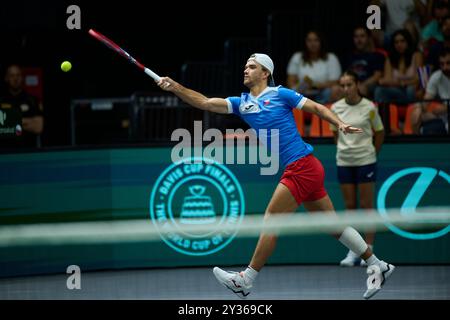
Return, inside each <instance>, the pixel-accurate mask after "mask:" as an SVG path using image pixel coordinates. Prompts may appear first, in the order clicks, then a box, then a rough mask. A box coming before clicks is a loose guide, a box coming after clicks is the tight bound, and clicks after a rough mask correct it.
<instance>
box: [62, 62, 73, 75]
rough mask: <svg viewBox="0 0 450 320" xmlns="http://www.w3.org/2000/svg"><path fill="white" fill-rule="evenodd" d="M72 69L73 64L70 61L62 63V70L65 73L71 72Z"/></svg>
mask: <svg viewBox="0 0 450 320" xmlns="http://www.w3.org/2000/svg"><path fill="white" fill-rule="evenodd" d="M70 69H72V64H71V63H70V62H69V61H64V62H63V63H61V70H62V71H64V72H67V71H70Z"/></svg>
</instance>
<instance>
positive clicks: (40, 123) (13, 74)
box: [0, 65, 44, 148]
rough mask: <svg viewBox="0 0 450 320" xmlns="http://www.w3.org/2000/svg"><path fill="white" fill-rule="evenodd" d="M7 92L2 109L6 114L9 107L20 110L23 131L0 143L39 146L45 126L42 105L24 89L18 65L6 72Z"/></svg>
mask: <svg viewBox="0 0 450 320" xmlns="http://www.w3.org/2000/svg"><path fill="white" fill-rule="evenodd" d="M5 83H6V86H7V87H6V92H5V93H4V94H2V95H1V97H0V110H1V111H3V112H4V113H5V114H7V113H6V112H8V109H13V110H12V111H16V112H20V114H21V116H22V126H21V128H22V130H23V131H22V132H21V134H18V135H17V137H14V139H9V140H8V139H6V140H5V139H2V141H1V142H0V145H2V146H4V147H7V148H11V147H28V148H33V147H38V146H39V140H38V138H39V135H40V134H41V133H42V130H43V128H44V117H43V113H42V105H40V104H39V102H38V100H37V98H36V97H34V96H32V95H30V94H28V93H27V92H25V91H24V90H23V84H24V78H23V74H22V70H21V69H20V67H19V66H18V65H10V66H9V67H8V68H7V69H6V74H5Z"/></svg>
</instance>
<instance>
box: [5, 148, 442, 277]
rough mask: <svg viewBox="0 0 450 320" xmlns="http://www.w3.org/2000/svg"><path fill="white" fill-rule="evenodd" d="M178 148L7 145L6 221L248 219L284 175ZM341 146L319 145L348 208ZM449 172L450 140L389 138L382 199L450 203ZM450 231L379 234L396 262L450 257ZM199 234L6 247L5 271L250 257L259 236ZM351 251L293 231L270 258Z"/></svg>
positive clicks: (334, 190) (382, 162) (381, 173)
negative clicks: (187, 155) (180, 157)
mask: <svg viewBox="0 0 450 320" xmlns="http://www.w3.org/2000/svg"><path fill="white" fill-rule="evenodd" d="M171 151H172V150H171V149H170V148H124V149H110V150H107V149H105V150H91V151H86V150H84V151H54V152H41V153H28V154H27V153H21V154H8V155H2V156H1V157H0V168H1V169H0V224H1V225H3V226H5V225H14V224H22V223H40V222H69V221H94V220H116V219H134V218H142V219H149V220H150V219H152V212H153V219H158V218H159V219H160V220H161V221H165V220H164V219H169V220H170V217H172V216H176V217H181V218H182V221H184V223H187V224H195V223H211V225H212V226H213V225H214V224H215V223H238V221H239V219H241V218H242V216H245V215H250V214H256V213H263V212H264V210H265V208H266V206H267V204H268V202H269V200H270V198H271V195H272V192H273V190H274V188H275V187H276V185H277V183H278V180H279V178H280V176H281V171H279V172H278V174H276V175H261V167H264V166H263V165H260V164H227V165H223V166H216V167H214V166H204V167H202V168H199V167H197V168H196V167H189V166H183V165H181V166H178V167H177V166H174V164H173V163H172V161H171ZM247 151H248V150H247ZM335 152H336V149H335V146H334V145H318V146H316V147H315V150H314V154H315V156H316V157H317V158H319V159H320V160H321V162H322V164H323V165H324V167H325V171H326V182H325V187H326V189H327V191H328V193H329V195H330V197H331V199H332V200H333V202H334V205H335V207H336V209H337V210H343V209H344V205H343V200H342V195H341V193H340V189H339V184H338V181H337V174H336V163H335ZM449 174H450V149H449V147H448V145H447V144H432V143H430V144H386V145H384V146H383V150H382V152H381V154H380V157H379V161H378V175H377V177H378V178H377V195H376V201H375V202H376V204H377V206H382V207H383V208H386V209H389V208H402V206H406V205H410V206H416V207H425V206H450V199H449V197H448V195H449V194H450V179H449ZM152 196H153V197H154V199H153V200H152ZM152 201H153V202H152ZM152 205H153V208H152ZM383 208H379V209H383ZM298 211H304V210H303V209H302V208H299V210H298ZM301 214H304V213H301ZM447 232H448V228H445V229H441V230H434V231H433V232H428V233H420V232H417V233H415V234H411V233H406V232H404V231H403V230H401V229H400V230H398V229H395V226H393V227H392V228H391V229H390V230H389V231H388V232H384V233H380V234H379V235H377V238H376V242H375V251H376V253H377V255H378V256H380V257H382V258H383V259H386V260H389V261H391V262H393V263H427V264H436V263H450V237H449V235H448V233H447ZM193 236H194V238H195V237H197V238H196V239H197V241H196V242H194V241H190V240H188V238H179V237H178V238H175V237H173V238H170V239H169V238H168V239H161V241H157V242H139V243H123V244H121V243H117V244H110V245H89V246H82V245H70V246H69V245H64V244H61V245H52V246H45V247H40V246H27V247H19V246H10V247H7V248H0V275H1V276H8V275H18V274H32V273H47V272H65V269H66V268H67V266H69V265H72V264H76V265H79V266H80V267H81V269H82V270H88V269H104V268H124V267H173V266H204V265H237V264H246V263H248V261H249V259H250V258H251V255H252V253H253V249H254V247H255V245H256V241H257V239H256V238H240V237H234V236H235V235H229V234H220V233H215V234H203V235H201V234H198V235H193ZM345 253H346V249H345V248H344V247H343V246H342V245H341V244H340V243H339V242H337V241H336V240H335V239H334V238H332V237H330V236H328V235H308V236H304V235H303V236H295V237H294V236H289V237H282V238H281V239H280V240H279V242H278V246H277V250H276V252H275V253H274V255H273V256H272V257H271V259H270V263H274V264H284V263H332V264H336V263H338V262H339V260H340V259H342V258H343V256H344V255H345Z"/></svg>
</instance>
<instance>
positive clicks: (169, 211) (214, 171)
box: [150, 158, 245, 256]
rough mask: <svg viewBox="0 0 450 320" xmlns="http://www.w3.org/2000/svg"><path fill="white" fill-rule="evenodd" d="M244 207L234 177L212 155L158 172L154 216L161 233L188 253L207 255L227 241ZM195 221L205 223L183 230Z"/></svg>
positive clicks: (151, 211) (171, 244)
mask: <svg viewBox="0 0 450 320" xmlns="http://www.w3.org/2000/svg"><path fill="white" fill-rule="evenodd" d="M244 211H245V201H244V196H243V192H242V189H241V186H240V184H239V182H238V181H237V179H236V177H235V176H234V175H233V174H232V173H231V172H230V171H229V170H228V169H227V168H226V167H225V166H224V165H221V164H219V163H218V162H215V161H213V160H209V159H201V158H192V159H190V158H187V159H183V160H182V161H179V162H176V163H174V164H172V165H171V166H169V167H168V168H167V169H166V170H165V171H164V172H163V173H162V174H161V175H160V176H159V178H158V180H157V181H156V183H155V185H154V187H153V190H152V193H151V196H150V217H151V219H152V221H153V223H154V224H155V226H156V227H157V229H158V231H159V233H160V235H161V238H162V239H163V240H164V242H165V243H166V244H167V245H168V246H170V247H171V248H172V249H174V250H176V251H178V252H179V253H183V254H186V255H193V256H203V255H208V254H212V253H215V252H217V251H219V250H221V249H223V248H224V247H225V246H227V245H228V244H229V243H230V242H231V241H232V240H233V238H234V236H235V235H236V233H237V230H238V226H239V225H240V223H241V222H242V219H243V217H244ZM193 225H202V226H203V227H206V228H201V230H202V231H186V230H183V226H193ZM225 226H226V227H227V228H226V230H222V229H223V228H224V227H225ZM230 226H232V228H229V227H230ZM233 226H235V228H234V227H233ZM190 230H192V228H191V229H190ZM230 230H233V231H230Z"/></svg>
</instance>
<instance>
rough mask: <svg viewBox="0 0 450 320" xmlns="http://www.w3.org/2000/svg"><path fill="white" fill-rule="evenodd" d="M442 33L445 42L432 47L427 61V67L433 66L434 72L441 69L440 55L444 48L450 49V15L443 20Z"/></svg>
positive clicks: (436, 43)
mask: <svg viewBox="0 0 450 320" xmlns="http://www.w3.org/2000/svg"><path fill="white" fill-rule="evenodd" d="M441 32H442V38H443V40H442V41H438V42H435V43H434V44H433V45H432V46H431V47H430V49H429V51H428V55H427V59H426V63H427V65H431V66H432V68H433V70H438V69H439V53H440V52H441V51H442V50H443V49H444V48H450V15H448V16H446V17H444V18H443V19H442V25H441Z"/></svg>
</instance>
